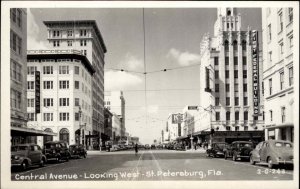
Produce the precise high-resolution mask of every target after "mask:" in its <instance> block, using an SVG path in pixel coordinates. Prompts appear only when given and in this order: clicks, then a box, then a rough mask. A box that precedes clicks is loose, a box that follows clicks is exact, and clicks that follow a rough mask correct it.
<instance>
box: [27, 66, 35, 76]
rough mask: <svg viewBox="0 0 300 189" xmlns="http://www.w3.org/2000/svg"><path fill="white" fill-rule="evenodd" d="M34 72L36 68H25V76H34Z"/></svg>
mask: <svg viewBox="0 0 300 189" xmlns="http://www.w3.org/2000/svg"><path fill="white" fill-rule="evenodd" d="M35 71H36V66H28V67H27V75H34V73H35Z"/></svg>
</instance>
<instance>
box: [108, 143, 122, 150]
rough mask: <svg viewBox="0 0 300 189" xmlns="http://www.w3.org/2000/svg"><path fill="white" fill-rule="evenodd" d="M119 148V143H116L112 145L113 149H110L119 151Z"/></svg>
mask: <svg viewBox="0 0 300 189" xmlns="http://www.w3.org/2000/svg"><path fill="white" fill-rule="evenodd" d="M119 150H120V147H119V145H116V144H114V145H112V146H111V149H110V151H111V152H115V151H119Z"/></svg>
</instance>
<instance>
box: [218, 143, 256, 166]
mask: <svg viewBox="0 0 300 189" xmlns="http://www.w3.org/2000/svg"><path fill="white" fill-rule="evenodd" d="M253 148H254V144H253V142H250V141H235V142H232V143H231V144H230V145H229V146H228V147H227V148H225V151H224V158H225V159H227V158H228V157H232V160H233V161H236V160H238V159H240V160H249V158H250V152H251V151H252V150H253Z"/></svg>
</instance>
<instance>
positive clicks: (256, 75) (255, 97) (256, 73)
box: [251, 30, 259, 116]
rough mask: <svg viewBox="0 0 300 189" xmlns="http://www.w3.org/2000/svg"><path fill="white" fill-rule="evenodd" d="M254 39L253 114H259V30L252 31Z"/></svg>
mask: <svg viewBox="0 0 300 189" xmlns="http://www.w3.org/2000/svg"><path fill="white" fill-rule="evenodd" d="M251 39H252V78H253V114H254V116H258V114H259V69H258V68H259V65H258V63H259V50H258V31H256V30H253V31H252V32H251Z"/></svg>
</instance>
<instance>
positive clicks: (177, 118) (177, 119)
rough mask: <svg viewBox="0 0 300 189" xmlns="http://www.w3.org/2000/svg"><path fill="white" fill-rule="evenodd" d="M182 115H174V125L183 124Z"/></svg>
mask: <svg viewBox="0 0 300 189" xmlns="http://www.w3.org/2000/svg"><path fill="white" fill-rule="evenodd" d="M182 117H183V116H182V114H180V113H179V114H172V124H178V123H181V122H182Z"/></svg>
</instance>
